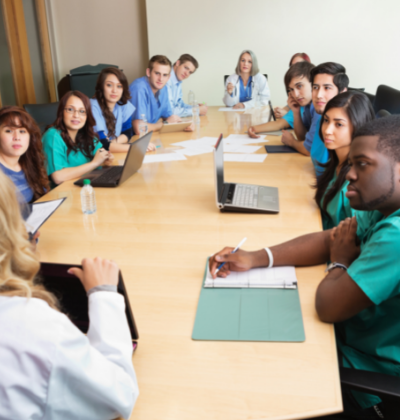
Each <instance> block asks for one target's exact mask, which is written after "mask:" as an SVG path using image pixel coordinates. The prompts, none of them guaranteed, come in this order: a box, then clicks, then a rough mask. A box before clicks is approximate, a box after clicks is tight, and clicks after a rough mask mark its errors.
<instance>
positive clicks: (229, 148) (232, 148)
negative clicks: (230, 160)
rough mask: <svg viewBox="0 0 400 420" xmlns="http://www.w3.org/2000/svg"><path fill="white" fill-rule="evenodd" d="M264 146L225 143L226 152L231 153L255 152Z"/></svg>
mask: <svg viewBox="0 0 400 420" xmlns="http://www.w3.org/2000/svg"><path fill="white" fill-rule="evenodd" d="M261 147H262V146H247V145H242V144H226V145H224V152H231V153H254V152H257V150H258V149H261Z"/></svg>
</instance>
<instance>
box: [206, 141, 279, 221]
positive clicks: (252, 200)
mask: <svg viewBox="0 0 400 420" xmlns="http://www.w3.org/2000/svg"><path fill="white" fill-rule="evenodd" d="M223 143H224V142H223V141H222V134H221V135H220V136H219V139H218V141H217V144H216V145H215V150H214V167H215V193H216V202H217V207H218V208H219V209H220V211H222V212H225V211H232V212H240V213H279V197H278V188H275V187H263V186H258V185H248V184H233V183H226V182H225V181H224V145H223Z"/></svg>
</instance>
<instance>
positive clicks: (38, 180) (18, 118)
mask: <svg viewBox="0 0 400 420" xmlns="http://www.w3.org/2000/svg"><path fill="white" fill-rule="evenodd" d="M0 125H6V126H8V127H12V128H22V127H23V128H25V129H26V130H27V131H28V133H29V147H28V149H27V151H26V152H25V153H24V154H23V155H22V156H21V157H20V158H19V160H18V163H19V164H20V166H21V168H22V170H23V172H24V174H25V177H26V180H27V182H28V184H29V186H30V187H31V189H32V191H33V199H34V200H37V199H38V198H40V197H41V196H42V195H44V194H46V192H47V191H48V190H49V189H50V186H49V178H48V177H47V173H46V168H45V157H44V153H43V150H42V135H41V132H40V129H39V127H38V126H37V124H36V123H35V121H34V119H33V118H32V117H31V116H30V115H29V114H28V113H27V112H26V111H24V110H23V109H22V108H19V107H17V106H5V107H3V108H1V109H0Z"/></svg>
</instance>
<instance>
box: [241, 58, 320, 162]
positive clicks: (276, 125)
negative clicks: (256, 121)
mask: <svg viewBox="0 0 400 420" xmlns="http://www.w3.org/2000/svg"><path fill="white" fill-rule="evenodd" d="M313 68H314V66H313V64H311V63H308V62H307V61H304V62H301V63H297V64H295V65H293V66H292V67H290V68H289V70H288V71H287V72H286V74H285V78H284V82H285V86H286V89H287V91H288V93H289V99H288V102H289V104H290V106H291V108H292V110H291V111H290V112H288V113H287V114H286V115H285V116H284V117H283V118H282V119H280V120H278V121H271V122H268V123H265V124H260V125H256V126H252V127H250V128H249V129H248V134H249V136H250V137H252V138H257V137H259V136H258V135H257V134H256V133H260V132H263V131H267V132H268V131H273V130H276V129H284V128H289V127H293V128H294V130H295V133H296V136H297V139H296V138H295V137H294V136H293V135H292V134H291V133H289V132H287V131H283V132H282V139H281V140H282V143H284V144H286V145H288V146H291V147H293V148H294V149H296V150H297V151H298V152H300V153H302V154H304V155H306V156H309V155H310V150H311V143H312V140H313V138H314V132H315V129H316V126H317V122H318V121H317V120H318V118H319V116H318V115H317V114H316V113H315V111H314V106H313V104H312V100H311V99H312V89H311V81H310V79H311V70H312V69H313ZM307 127H308V131H307ZM303 140H305V141H303Z"/></svg>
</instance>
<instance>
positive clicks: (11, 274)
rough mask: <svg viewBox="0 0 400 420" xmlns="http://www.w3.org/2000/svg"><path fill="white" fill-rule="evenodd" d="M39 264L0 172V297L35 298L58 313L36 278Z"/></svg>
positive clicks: (11, 191) (8, 183) (7, 181)
mask: <svg viewBox="0 0 400 420" xmlns="http://www.w3.org/2000/svg"><path fill="white" fill-rule="evenodd" d="M39 269H40V262H39V259H38V257H37V255H36V254H35V252H34V251H33V249H32V245H31V243H30V242H29V241H28V234H27V231H26V227H25V224H24V222H23V220H22V218H21V215H20V211H19V204H18V201H17V197H16V194H15V188H14V185H13V183H12V181H11V180H10V179H9V178H8V177H7V176H6V175H4V174H3V173H2V172H1V171H0V296H21V297H27V298H31V297H34V298H38V299H42V300H44V301H45V302H47V303H48V305H49V306H50V307H51V308H53V309H56V310H59V305H58V301H57V299H56V297H55V296H54V295H53V294H52V293H50V292H48V291H47V290H46V289H45V288H44V287H43V286H42V285H41V284H40V283H39V280H38V279H37V273H38V271H39Z"/></svg>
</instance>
